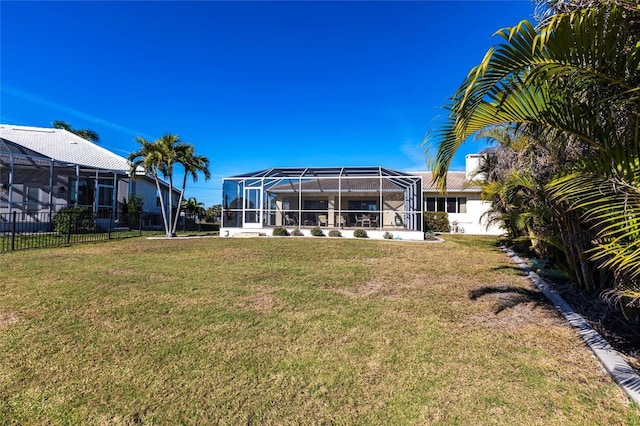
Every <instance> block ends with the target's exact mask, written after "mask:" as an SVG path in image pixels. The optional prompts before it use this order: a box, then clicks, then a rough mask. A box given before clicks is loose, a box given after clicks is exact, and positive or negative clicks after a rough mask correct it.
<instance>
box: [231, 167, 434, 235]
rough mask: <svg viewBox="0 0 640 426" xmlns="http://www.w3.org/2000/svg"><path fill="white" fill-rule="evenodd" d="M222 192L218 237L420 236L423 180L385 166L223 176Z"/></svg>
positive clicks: (292, 170)
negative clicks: (295, 233)
mask: <svg viewBox="0 0 640 426" xmlns="http://www.w3.org/2000/svg"><path fill="white" fill-rule="evenodd" d="M222 193H223V195H222V196H223V200H222V209H223V215H222V216H223V219H222V229H221V235H222V236H232V235H234V234H236V233H239V232H251V231H253V232H256V231H259V230H262V231H263V232H269V230H270V228H274V227H278V226H280V227H285V228H287V229H292V228H297V229H300V230H301V231H303V233H308V230H310V229H311V228H313V227H316V226H318V227H320V228H327V229H339V230H341V232H342V233H343V236H351V235H352V233H353V231H354V230H356V229H365V230H366V231H367V232H368V234H369V236H371V237H374V238H375V237H377V236H380V237H382V234H384V233H385V232H390V233H393V234H394V235H395V236H396V237H398V238H404V239H423V235H424V234H423V232H422V226H423V225H422V212H421V205H422V178H421V177H420V176H414V175H410V174H406V173H402V172H398V171H395V170H391V169H387V168H384V167H307V168H273V169H267V170H262V171H259V172H255V173H247V174H242V175H238V176H232V177H228V178H225V179H223V184H222Z"/></svg>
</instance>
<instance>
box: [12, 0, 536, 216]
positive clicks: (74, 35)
mask: <svg viewBox="0 0 640 426" xmlns="http://www.w3.org/2000/svg"><path fill="white" fill-rule="evenodd" d="M532 14H533V6H532V4H531V2H530V1H528V0H512V1H442V2H439V1H423V2H416V1H412V2H366V1H352V2H334V1H328V2H292V1H282V2H267V1H263V2H207V1H196V2H169V1H163V2H151V1H142V2H129V1H112V2H95V1H87V2H81V1H68V2H55V1H44V2H32V1H24V2H13V1H7V0H3V1H2V2H0V24H1V25H0V89H1V92H0V122H1V123H8V124H18V125H29V126H42V127H50V126H51V122H52V121H53V120H63V121H66V122H68V123H70V124H71V125H72V126H73V127H76V128H89V129H92V130H95V131H97V132H98V133H99V134H100V136H101V138H102V142H101V145H102V146H104V147H106V148H108V149H110V150H112V151H114V152H116V153H117V154H120V155H123V156H126V155H127V154H128V153H130V152H131V151H133V150H135V149H136V148H137V144H136V143H135V142H134V140H133V139H134V137H135V136H138V135H139V136H144V137H146V138H148V139H152V140H153V139H155V138H158V137H160V136H161V135H162V134H164V133H173V134H178V135H179V136H180V137H181V138H182V139H183V140H184V141H185V142H189V143H192V144H193V145H194V146H195V147H196V152H197V153H198V154H200V155H206V156H207V157H209V159H210V160H211V171H212V174H213V177H212V179H211V180H210V181H208V182H205V181H204V180H203V179H202V177H201V178H200V179H198V181H197V182H196V183H193V182H190V183H189V185H188V191H187V194H186V195H187V196H195V197H197V199H198V200H199V201H201V202H204V203H205V205H206V206H207V207H208V206H210V205H212V204H217V203H220V192H221V191H220V190H221V179H222V177H224V176H230V175H234V174H239V173H244V172H249V171H255V170H261V169H265V168H270V167H278V166H280V167H285V166H291V167H302V166H312V165H313V166H340V165H349V166H356V165H362V166H377V165H382V166H385V167H389V168H393V169H397V170H405V171H408V170H411V171H413V170H426V157H425V155H424V153H423V151H424V147H423V146H422V141H423V139H424V137H425V134H433V133H434V132H435V130H436V129H437V128H438V127H439V124H440V123H441V122H442V120H443V118H444V116H446V111H445V110H443V109H442V106H443V105H445V104H446V103H447V98H448V97H449V96H451V95H452V94H453V93H454V92H455V90H456V89H457V88H458V86H459V85H460V83H461V81H462V80H463V78H464V77H465V76H466V74H467V73H468V71H469V70H470V69H471V67H473V66H474V65H476V64H477V63H478V62H479V61H480V60H481V59H482V57H483V56H484V54H485V52H486V51H487V49H488V48H489V47H490V46H491V45H493V44H495V43H497V42H499V39H498V38H495V37H494V38H492V37H491V36H492V34H493V33H494V32H495V31H497V30H498V29H500V28H503V27H507V26H513V25H516V24H517V23H518V22H519V21H520V20H522V19H530V20H531V19H532ZM431 144H432V146H433V147H432V148H431V150H430V151H429V152H430V153H433V152H434V150H435V145H436V144H437V140H432V142H431ZM483 147H484V145H482V144H481V143H476V142H471V143H467V144H466V145H465V146H464V147H463V149H462V150H461V151H460V152H459V153H458V155H457V156H456V158H455V159H454V164H453V168H455V169H456V170H462V169H463V168H464V156H465V155H466V154H468V153H472V152H477V151H479V150H480V149H482V148H483Z"/></svg>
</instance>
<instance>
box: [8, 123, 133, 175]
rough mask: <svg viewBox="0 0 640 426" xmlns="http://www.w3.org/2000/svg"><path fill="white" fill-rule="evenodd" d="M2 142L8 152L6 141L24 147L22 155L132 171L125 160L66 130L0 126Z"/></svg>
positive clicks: (99, 167)
mask: <svg viewBox="0 0 640 426" xmlns="http://www.w3.org/2000/svg"><path fill="white" fill-rule="evenodd" d="M0 138H2V139H4V140H5V143H4V144H3V146H0V150H1V148H7V147H8V144H7V143H6V141H9V142H12V143H13V144H15V145H18V146H21V147H23V148H24V149H25V152H24V153H23V154H26V153H27V151H28V152H29V154H27V155H34V156H41V157H47V158H50V159H53V160H58V161H61V162H65V163H73V164H79V165H81V166H86V167H91V168H96V169H107V170H116V171H122V172H128V171H129V169H130V165H129V161H128V160H127V159H126V158H124V157H121V156H119V155H117V154H114V153H113V152H111V151H109V150H107V149H105V148H102V147H101V146H98V145H96V144H94V143H92V142H89V141H88V140H85V139H83V138H81V137H80V136H77V135H74V134H73V133H71V132H68V131H66V130H64V129H48V128H42V127H27V126H14V125H9V124H0ZM9 149H10V151H9V152H15V150H16V149H17V148H16V147H15V146H12V147H11V148H9ZM5 152H6V151H5Z"/></svg>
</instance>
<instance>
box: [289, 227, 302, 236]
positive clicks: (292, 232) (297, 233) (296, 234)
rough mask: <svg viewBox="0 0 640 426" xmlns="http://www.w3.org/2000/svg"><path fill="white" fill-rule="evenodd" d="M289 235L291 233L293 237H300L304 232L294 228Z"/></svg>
mask: <svg viewBox="0 0 640 426" xmlns="http://www.w3.org/2000/svg"><path fill="white" fill-rule="evenodd" d="M291 235H293V236H294V237H302V236H303V235H304V233H303V232H302V231H301V230H299V229H298V228H296V229H294V230H293V231H291Z"/></svg>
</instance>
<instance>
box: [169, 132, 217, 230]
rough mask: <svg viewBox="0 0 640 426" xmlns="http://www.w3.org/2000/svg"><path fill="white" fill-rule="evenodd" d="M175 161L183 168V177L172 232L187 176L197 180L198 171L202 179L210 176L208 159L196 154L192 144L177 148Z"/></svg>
mask: <svg viewBox="0 0 640 426" xmlns="http://www.w3.org/2000/svg"><path fill="white" fill-rule="evenodd" d="M176 161H177V162H179V163H180V164H181V165H182V167H183V168H184V177H183V180H182V190H181V191H180V198H179V200H178V210H177V211H176V215H175V220H174V222H173V228H172V233H175V232H176V227H177V226H178V216H179V213H180V207H181V206H182V199H183V197H184V191H185V189H186V187H187V178H188V177H189V176H191V178H192V179H193V181H194V182H196V181H197V180H198V173H202V174H204V180H209V179H210V178H211V172H210V171H209V159H208V158H207V157H204V156H202V155H196V154H195V152H194V147H193V145H188V144H187V145H184V146H181V147H180V148H179V149H177V150H176ZM194 199H195V198H194Z"/></svg>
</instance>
